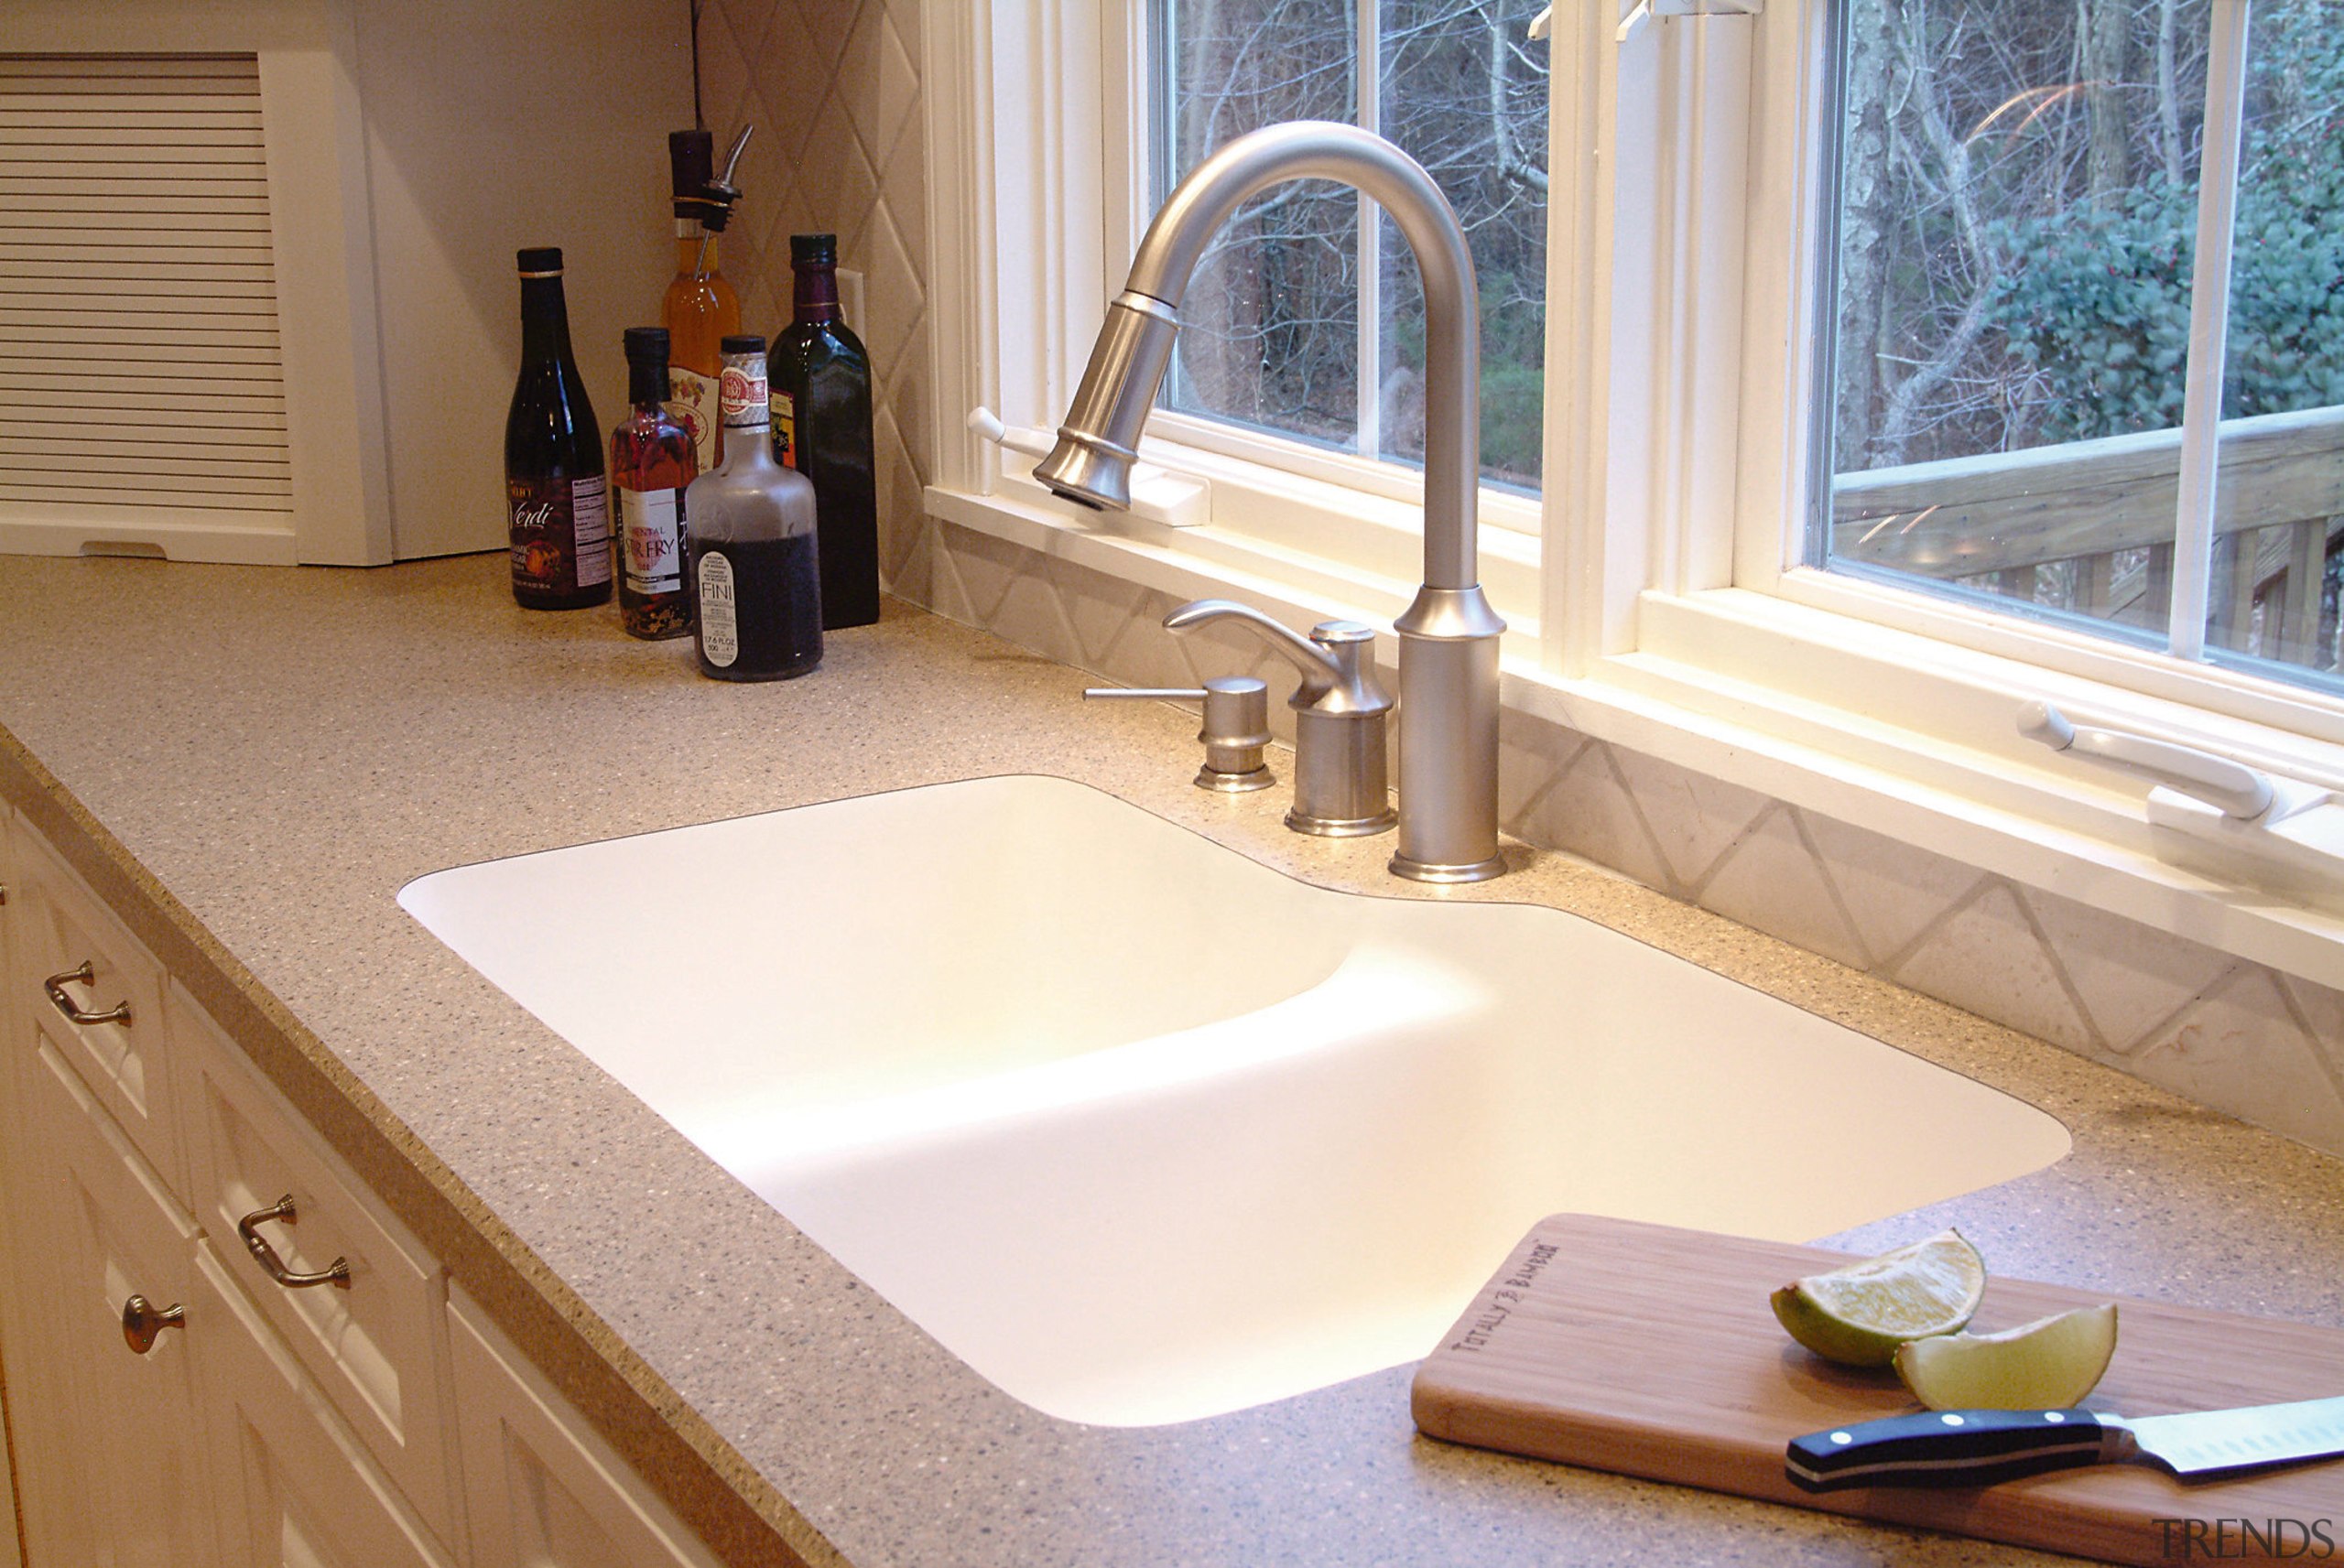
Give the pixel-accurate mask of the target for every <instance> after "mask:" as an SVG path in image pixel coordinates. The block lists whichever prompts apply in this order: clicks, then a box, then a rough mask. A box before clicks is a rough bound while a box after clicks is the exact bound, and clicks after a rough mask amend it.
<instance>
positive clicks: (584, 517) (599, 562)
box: [505, 474, 611, 593]
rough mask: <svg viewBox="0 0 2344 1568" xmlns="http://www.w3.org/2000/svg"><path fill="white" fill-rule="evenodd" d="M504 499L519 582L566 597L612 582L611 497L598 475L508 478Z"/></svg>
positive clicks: (514, 567)
mask: <svg viewBox="0 0 2344 1568" xmlns="http://www.w3.org/2000/svg"><path fill="white" fill-rule="evenodd" d="M505 516H506V521H507V536H508V537H509V538H510V539H511V541H512V546H513V580H514V581H515V582H516V583H518V584H520V585H521V586H523V587H525V588H534V589H542V590H544V591H546V592H548V593H568V592H570V590H571V589H581V588H592V587H593V586H594V585H595V584H597V583H604V582H608V581H610V580H611V513H610V498H609V495H608V494H607V493H606V491H605V488H604V485H603V481H602V476H601V475H600V474H597V475H595V476H594V477H593V478H591V479H579V480H569V479H514V478H507V479H506V480H505Z"/></svg>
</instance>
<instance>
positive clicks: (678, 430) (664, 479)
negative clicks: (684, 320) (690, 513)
mask: <svg viewBox="0 0 2344 1568" xmlns="http://www.w3.org/2000/svg"><path fill="white" fill-rule="evenodd" d="M624 341H625V343H626V376H627V392H626V397H627V402H628V403H629V404H630V405H632V409H631V411H630V412H629V413H628V415H627V417H626V421H625V423H624V424H622V425H620V426H619V427H617V428H616V429H614V430H613V431H612V432H611V484H612V487H613V489H615V490H616V491H617V492H618V501H619V543H620V550H619V624H620V625H621V626H622V627H623V628H624V629H625V631H626V633H627V634H628V635H629V636H632V637H644V638H654V639H656V638H660V637H681V636H684V635H685V634H687V633H689V632H690V631H691V629H692V609H691V596H690V595H689V593H687V592H686V591H685V589H684V536H685V525H684V488H685V486H687V485H689V484H690V483H691V481H692V479H693V477H694V476H695V475H696V474H697V473H698V472H699V471H700V470H699V465H698V462H697V461H696V460H695V459H694V457H693V453H692V438H691V432H690V431H689V430H687V429H685V428H684V427H682V426H681V425H679V424H678V423H677V422H676V421H675V419H674V418H673V417H671V416H669V415H668V413H667V410H666V409H665V408H663V407H662V406H661V405H662V404H663V403H665V402H666V401H667V330H666V329H664V328H660V327H629V328H628V329H627V330H626V336H625V340H624Z"/></svg>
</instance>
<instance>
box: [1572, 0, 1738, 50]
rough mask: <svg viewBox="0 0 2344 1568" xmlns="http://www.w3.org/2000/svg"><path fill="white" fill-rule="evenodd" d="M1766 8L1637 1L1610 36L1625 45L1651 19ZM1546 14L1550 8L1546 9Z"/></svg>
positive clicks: (1721, 1) (1727, 0)
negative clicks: (1617, 29)
mask: <svg viewBox="0 0 2344 1568" xmlns="http://www.w3.org/2000/svg"><path fill="white" fill-rule="evenodd" d="M1765 9H1766V0H1636V4H1635V5H1634V7H1633V9H1632V10H1630V11H1629V13H1628V14H1627V15H1626V16H1622V17H1621V18H1620V30H1619V31H1618V32H1616V33H1614V34H1612V42H1614V43H1622V44H1624V43H1626V42H1627V41H1628V40H1629V39H1630V38H1633V37H1635V34H1636V29H1637V28H1638V27H1643V26H1644V24H1645V23H1646V22H1648V21H1650V20H1651V19H1652V18H1653V17H1655V16H1658V17H1660V18H1662V19H1663V20H1664V21H1665V20H1666V19H1667V18H1669V17H1672V16H1758V15H1760V14H1762V13H1763V12H1764V10H1765ZM1547 10H1548V11H1549V12H1551V11H1552V10H1553V7H1552V6H1549V7H1548V8H1547ZM1530 26H1531V28H1532V32H1531V35H1530V36H1531V37H1532V38H1536V37H1537V36H1538V34H1537V31H1536V28H1537V27H1538V24H1537V23H1536V22H1533V23H1531V24H1530Z"/></svg>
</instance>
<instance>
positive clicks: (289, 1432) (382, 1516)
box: [189, 1244, 447, 1568]
mask: <svg viewBox="0 0 2344 1568" xmlns="http://www.w3.org/2000/svg"><path fill="white" fill-rule="evenodd" d="M195 1276H196V1278H195V1292H194V1298H193V1301H192V1303H190V1308H189V1318H190V1322H193V1321H195V1318H196V1314H198V1313H199V1312H200V1313H201V1314H202V1328H203V1335H202V1337H201V1340H200V1341H199V1342H198V1344H197V1346H196V1361H197V1369H198V1372H199V1374H200V1377H201V1385H202V1389H203V1398H204V1409H205V1411H206V1414H207V1417H208V1419H209V1420H210V1421H211V1422H212V1429H213V1437H214V1441H213V1442H212V1444H211V1449H212V1481H213V1491H214V1495H216V1496H217V1497H218V1498H220V1500H221V1505H222V1506H221V1508H220V1512H219V1533H220V1561H221V1562H222V1563H234V1564H236V1565H237V1568H246V1565H249V1568H446V1563H447V1558H446V1556H445V1554H444V1553H443V1552H442V1551H441V1549H440V1547H439V1545H438V1544H437V1543H436V1542H434V1541H432V1539H431V1537H430V1533H429V1530H426V1529H425V1528H424V1526H423V1525H422V1524H421V1522H420V1521H418V1520H417V1519H415V1518H413V1517H412V1516H411V1515H410V1514H409V1512H408V1511H407V1508H406V1507H405V1505H404V1504H403V1503H402V1502H401V1500H400V1498H399V1495H398V1492H397V1490H396V1488H395V1487H393V1486H392V1485H391V1483H390V1481H389V1480H388V1478H387V1477H385V1476H384V1475H383V1473H382V1472H381V1471H380V1470H378V1469H376V1468H375V1466H374V1462H373V1461H372V1460H371V1459H370V1458H369V1457H368V1456H367V1454H365V1453H364V1452H362V1451H361V1449H360V1447H359V1445H358V1444H356V1443H355V1442H354V1441H353V1437H352V1435H351V1433H349V1431H348V1430H347V1429H346V1428H344V1426H343V1425H342V1421H341V1419H340V1417H339V1416H338V1415H337V1414H336V1413H335V1411H333V1410H332V1409H331V1407H329V1405H328V1404H327V1403H326V1401H325V1400H323V1399H322V1398H320V1395H319V1394H318V1392H317V1390H315V1389H314V1388H313V1387H312V1386H311V1385H310V1383H309V1379H307V1378H306V1377H304V1376H303V1374H302V1370H301V1368H299V1367H298V1366H296V1365H295V1364H294V1363H293V1361H292V1359H291V1358H290V1357H288V1354H287V1353H286V1349H285V1347H284V1346H282V1345H281V1344H280V1343H279V1342H278V1341H277V1336H276V1335H275V1334H274V1333H273V1332H272V1331H271V1330H270V1328H269V1326H268V1325H266V1324H265V1323H263V1322H261V1321H260V1319H259V1318H258V1317H257V1316H256V1315H255V1314H253V1312H252V1310H251V1308H250V1306H249V1305H248V1304H247V1303H245V1302H244V1298H243V1295H242V1292H239V1291H238V1290H237V1288H236V1287H235V1286H234V1285H233V1284H232V1283H230V1282H229V1280H228V1276H227V1274H226V1272H225V1271H223V1269H222V1265H221V1262H220V1260H219V1259H218V1258H217V1257H215V1256H214V1255H213V1253H212V1249H211V1248H210V1246H209V1244H204V1245H201V1246H199V1248H198V1249H197V1258H196V1265H195Z"/></svg>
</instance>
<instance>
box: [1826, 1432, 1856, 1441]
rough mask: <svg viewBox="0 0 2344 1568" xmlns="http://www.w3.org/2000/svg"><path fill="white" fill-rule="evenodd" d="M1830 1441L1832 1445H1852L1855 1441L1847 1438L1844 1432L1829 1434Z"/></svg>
mask: <svg viewBox="0 0 2344 1568" xmlns="http://www.w3.org/2000/svg"><path fill="white" fill-rule="evenodd" d="M1831 1441H1832V1442H1834V1443H1853V1442H1854V1441H1855V1439H1854V1438H1852V1437H1850V1436H1849V1435H1848V1434H1847V1433H1844V1432H1835V1433H1832V1434H1831Z"/></svg>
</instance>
